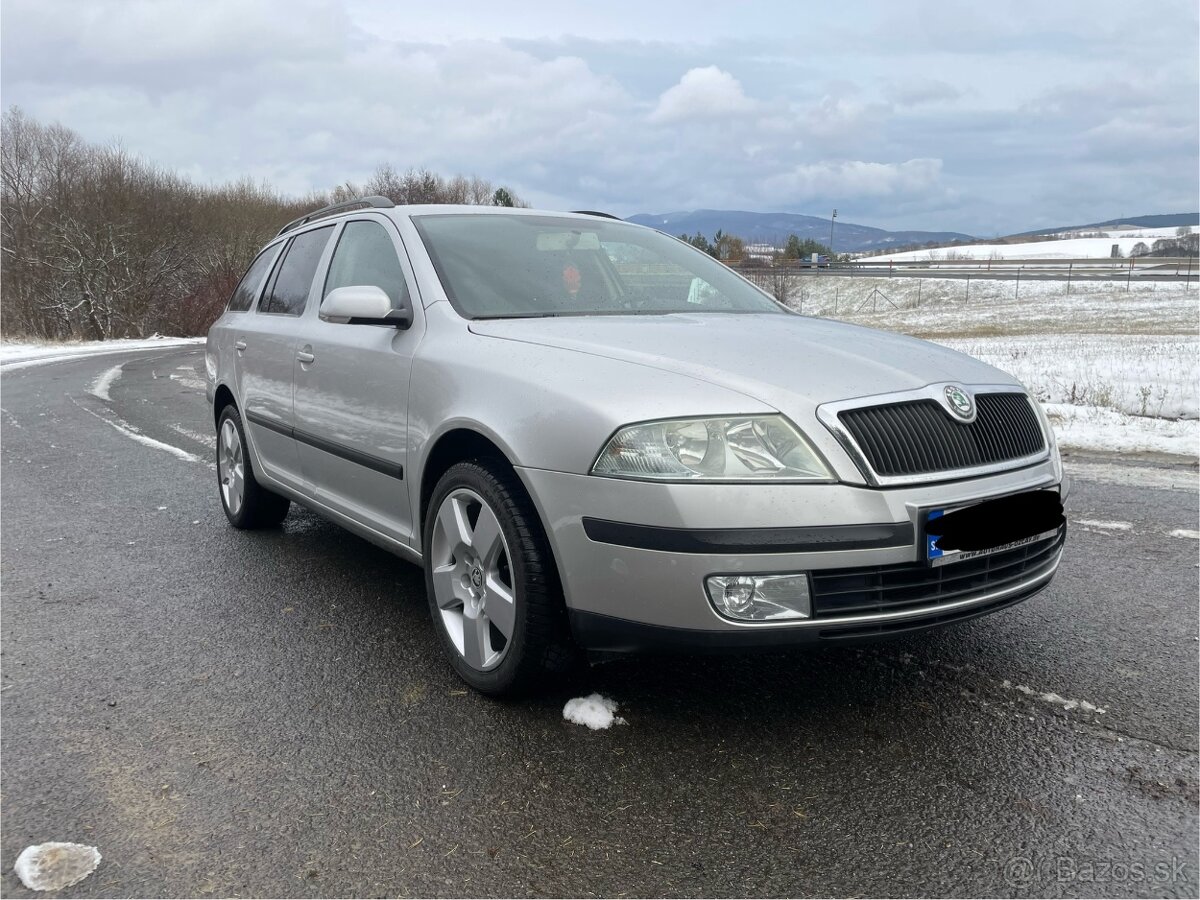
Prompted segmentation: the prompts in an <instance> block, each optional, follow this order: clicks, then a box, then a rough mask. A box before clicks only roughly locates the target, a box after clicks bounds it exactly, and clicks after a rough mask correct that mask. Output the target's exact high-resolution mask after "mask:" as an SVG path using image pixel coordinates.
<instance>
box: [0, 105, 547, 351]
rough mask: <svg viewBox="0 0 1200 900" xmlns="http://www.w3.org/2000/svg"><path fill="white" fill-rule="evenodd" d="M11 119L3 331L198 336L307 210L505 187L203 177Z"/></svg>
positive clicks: (7, 119)
mask: <svg viewBox="0 0 1200 900" xmlns="http://www.w3.org/2000/svg"><path fill="white" fill-rule="evenodd" d="M2 129H3V133H2V134H0V278H2V279H3V284H4V302H3V304H2V305H0V332H2V333H3V334H5V335H28V336H31V337H41V338H51V339H66V338H82V339H89V340H91V339H105V338H111V337H127V336H144V335H147V334H151V333H153V332H155V331H159V332H163V333H171V334H202V333H203V332H204V331H205V330H206V329H207V328H208V326H209V324H211V322H212V321H213V319H215V318H216V317H217V316H218V315H219V314H220V311H221V309H222V308H223V307H224V305H225V302H226V300H227V299H228V297H229V294H230V292H231V291H232V289H233V287H234V285H236V283H237V281H238V279H239V278H240V277H241V274H242V273H243V272H244V271H245V269H246V267H247V266H248V265H249V263H250V261H251V260H252V259H253V258H254V255H255V254H256V253H257V252H258V251H259V249H260V248H261V247H262V245H263V244H264V243H266V242H267V241H268V240H269V239H270V238H271V237H272V236H273V235H274V234H275V233H276V231H277V230H278V229H279V227H280V225H282V224H283V223H284V222H287V221H289V220H290V219H293V218H295V217H296V216H298V215H301V214H303V213H304V212H305V211H308V210H312V209H314V208H317V207H320V206H324V205H326V204H328V203H330V202H337V201H341V200H347V199H351V198H355V197H359V196H362V195H364V194H382V195H384V196H387V197H389V198H391V199H392V200H393V201H394V202H396V203H476V204H491V203H492V202H493V196H494V194H495V192H496V190H497V189H496V188H494V187H493V185H492V184H491V183H489V182H488V181H486V180H485V179H482V178H479V177H477V176H454V177H452V178H449V179H446V178H443V177H442V176H440V175H438V174H436V173H435V172H432V171H430V170H428V169H409V170H407V171H406V172H404V173H403V174H400V173H398V172H397V170H396V169H395V168H393V167H392V166H391V165H382V166H380V167H379V168H378V169H376V171H375V172H374V174H373V175H372V176H371V178H370V179H369V180H368V181H367V182H366V183H365V184H364V185H362V186H360V185H358V184H356V183H354V182H352V181H346V182H343V183H341V184H339V185H337V186H335V187H334V188H333V189H332V190H330V191H329V192H327V193H322V192H314V193H312V194H309V195H308V196H306V197H302V198H288V197H283V196H281V195H279V194H278V193H277V192H275V191H274V190H273V189H272V188H271V187H270V186H269V185H267V184H255V183H253V182H250V181H248V180H242V181H238V182H234V183H232V184H227V185H221V186H215V187H199V186H197V185H195V184H193V183H191V182H189V181H187V180H185V179H183V178H180V177H179V176H177V175H175V174H173V173H171V172H168V171H166V170H163V169H160V168H158V167H156V166H154V165H152V164H150V163H148V162H146V161H145V160H142V159H139V158H137V157H135V156H133V155H132V154H130V153H129V152H128V151H126V150H125V149H124V148H122V147H121V146H120V145H114V146H107V147H105V146H97V145H92V144H87V143H85V142H84V141H83V140H81V139H80V137H79V136H78V135H77V134H76V133H75V132H73V131H71V130H70V129H68V128H64V127H63V126H61V125H57V124H55V125H43V124H40V123H38V122H36V121H34V120H33V119H30V118H29V117H28V116H26V115H25V114H24V113H22V112H21V111H20V110H19V109H17V108H15V107H13V108H10V109H9V110H7V112H5V114H4V116H3V122H2ZM499 190H502V191H503V190H504V189H503V188H501V189H499ZM506 193H508V196H509V197H510V199H511V200H512V202H513V203H514V204H517V205H524V204H522V203H521V201H520V200H518V199H517V198H515V197H513V196H512V195H511V193H510V192H506Z"/></svg>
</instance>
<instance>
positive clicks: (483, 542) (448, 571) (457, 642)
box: [423, 458, 579, 697]
mask: <svg viewBox="0 0 1200 900" xmlns="http://www.w3.org/2000/svg"><path fill="white" fill-rule="evenodd" d="M423 535H424V537H423V550H424V566H425V588H426V593H427V594H428V597H429V610H430V613H431V615H432V616H433V622H434V628H435V630H436V631H437V633H438V638H439V640H440V641H441V643H442V647H443V649H444V650H445V651H446V655H447V656H448V657H449V659H450V665H451V666H453V668H454V671H455V672H457V673H458V675H459V677H460V678H462V680H463V681H465V682H466V683H467V684H469V685H470V686H471V687H472V688H474V689H475V690H477V691H479V692H481V693H484V694H489V695H492V696H497V697H499V696H515V695H519V694H525V693H530V692H532V691H534V690H536V689H537V688H539V687H541V686H543V685H544V684H545V683H546V677H545V676H546V675H547V674H548V673H552V672H558V673H561V672H567V671H569V670H571V669H572V668H573V667H574V666H575V664H576V662H577V661H578V658H579V655H578V651H577V649H576V647H575V645H574V644H573V642H572V641H571V638H570V629H569V626H568V623H567V614H566V604H565V603H564V601H563V593H562V586H561V584H560V582H559V578H558V569H557V567H556V566H555V563H554V556H553V553H552V551H551V550H550V544H549V542H548V541H547V539H546V534H545V531H544V530H543V529H542V525H541V522H540V520H539V519H538V516H537V512H536V511H535V510H534V508H533V504H532V502H531V501H530V499H529V496H528V494H526V492H525V488H524V486H523V485H522V484H521V482H520V481H519V480H518V479H517V476H516V474H515V473H514V472H513V471H512V469H511V467H509V466H508V465H507V463H505V462H504V461H502V460H497V459H487V458H484V459H475V460H469V461H466V462H460V463H458V464H456V465H454V466H452V467H451V468H450V469H449V470H447V472H446V474H445V475H443V476H442V478H441V479H440V480H439V481H438V483H437V486H436V487H435V488H434V490H433V496H432V498H431V499H430V502H429V508H428V510H427V511H426V514H425V527H424V529H423ZM506 595H507V598H511V600H509V599H506ZM505 632H507V633H505Z"/></svg>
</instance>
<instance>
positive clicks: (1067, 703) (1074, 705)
mask: <svg viewBox="0 0 1200 900" xmlns="http://www.w3.org/2000/svg"><path fill="white" fill-rule="evenodd" d="M1000 684H1001V686H1002V687H1006V688H1008V689H1009V690H1010V691H1019V692H1021V693H1022V694H1024V695H1025V696H1026V697H1035V698H1037V699H1038V700H1042V701H1045V702H1046V703H1053V704H1055V705H1056V706H1061V707H1062V708H1063V709H1065V710H1068V711H1070V710H1073V709H1081V710H1083V711H1084V712H1094V713H1106V712H1108V710H1106V709H1103V708H1101V707H1099V706H1096V704H1094V703H1088V702H1087V701H1086V700H1068V699H1067V698H1066V697H1060V696H1059V695H1058V694H1055V693H1053V692H1051V691H1044V692H1043V691H1035V690H1034V689H1033V688H1031V687H1026V686H1025V685H1023V684H1013V683H1012V682H1011V681H1009V680H1008V679H1007V678H1005V679H1004V681H1002V682H1000Z"/></svg>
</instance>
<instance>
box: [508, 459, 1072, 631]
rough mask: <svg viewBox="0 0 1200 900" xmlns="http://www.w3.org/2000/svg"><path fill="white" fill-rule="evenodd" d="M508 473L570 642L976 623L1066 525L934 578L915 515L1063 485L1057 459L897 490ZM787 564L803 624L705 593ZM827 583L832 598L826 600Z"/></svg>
mask: <svg viewBox="0 0 1200 900" xmlns="http://www.w3.org/2000/svg"><path fill="white" fill-rule="evenodd" d="M518 471H519V473H520V475H521V477H522V479H523V480H524V482H525V484H526V486H527V487H528V489H529V492H530V495H531V496H532V497H533V500H534V503H535V504H536V505H537V507H538V511H539V513H540V514H541V516H542V521H543V522H544V523H546V526H547V532H548V535H549V538H550V542H551V545H552V547H553V550H554V553H555V558H556V560H557V563H558V567H559V572H560V574H561V576H562V582H563V589H564V593H565V596H566V602H567V607H568V610H569V613H570V617H571V621H572V626H573V629H574V631H575V636H576V639H577V640H578V641H579V642H580V643H581V644H582V645H583V646H585V647H587V648H589V649H596V650H639V649H648V648H651V647H660V646H681V647H690V648H693V649H703V648H714V649H715V648H723V647H733V648H736V647H756V646H778V645H786V644H795V643H804V642H811V641H830V640H839V641H844V640H847V639H854V638H872V637H879V636H883V635H888V634H896V633H903V632H907V631H912V630H916V629H922V628H928V627H931V626H934V625H941V624H946V623H948V622H952V621H960V620H963V619H968V618H973V617H975V616H979V615H983V614H985V613H988V612H992V611H995V610H997V609H1001V608H1003V607H1006V606H1011V605H1013V604H1015V603H1018V602H1020V601H1021V600H1024V599H1026V598H1028V597H1030V596H1032V595H1033V594H1035V593H1037V592H1038V591H1039V590H1041V589H1042V588H1044V587H1045V586H1046V585H1047V584H1049V583H1050V580H1051V579H1052V578H1053V576H1054V573H1055V570H1056V569H1057V566H1058V561H1059V558H1060V557H1061V553H1062V545H1063V542H1064V540H1065V533H1064V532H1060V533H1059V534H1058V535H1057V536H1056V537H1055V538H1053V540H1052V541H1044V542H1042V543H1040V544H1037V545H1031V546H1030V547H1029V548H1023V549H1022V550H1021V551H1020V553H1015V552H1014V553H1010V554H1009V555H1008V556H1007V557H1006V558H1004V559H1003V560H1002V558H1001V556H999V555H998V556H997V557H990V558H986V559H989V560H995V561H997V565H996V566H995V569H996V571H995V572H992V571H990V570H991V569H992V563H991V562H981V563H980V564H978V565H977V566H976V567H975V568H978V569H980V570H981V571H978V572H975V571H973V570H970V569H967V568H960V567H963V566H969V565H970V564H968V563H956V564H953V565H951V566H947V567H942V568H943V573H942V574H937V573H936V570H930V569H928V568H927V567H926V566H925V565H924V561H923V555H922V554H923V546H922V545H921V543H920V541H921V536H920V532H921V528H920V518H921V511H922V510H923V509H928V508H930V507H948V506H956V505H961V504H964V503H970V502H973V501H978V500H983V499H987V498H991V497H998V496H1003V495H1006V494H1011V493H1016V492H1019V491H1026V490H1035V489H1045V488H1058V489H1059V490H1060V491H1061V490H1063V489H1064V488H1065V484H1063V482H1062V475H1061V469H1060V468H1059V467H1058V466H1057V465H1055V463H1054V462H1053V461H1052V460H1047V461H1045V462H1044V463H1039V464H1037V465H1035V466H1031V467H1029V468H1026V469H1020V470H1017V471H1011V472H1004V473H1001V474H997V475H992V476H989V477H985V478H975V479H971V480H969V481H959V482H950V483H944V484H937V485H924V486H922V485H917V486H909V487H903V488H891V489H878V488H867V487H860V486H854V485H845V484H820V485H803V484H792V485H734V484H653V483H646V482H632V481H621V480H617V479H609V478H597V477H594V476H580V475H569V474H564V473H560V472H549V471H546V470H541V469H519V470H518ZM1018 557H1020V558H1018ZM794 572H809V573H811V578H812V585H813V592H814V594H813V603H814V609H813V616H812V618H810V619H804V620H798V621H796V620H793V621H785V622H770V621H767V622H747V621H735V620H733V619H729V618H725V617H724V616H722V615H721V614H719V613H718V612H717V610H716V609H715V608H714V607H713V605H712V604H711V603H710V601H709V599H708V596H707V594H706V592H705V588H704V581H705V578H706V577H708V576H709V575H713V574H718V573H747V574H750V573H753V574H772V573H779V574H783V573H794ZM943 579H944V580H945V582H946V584H944V585H943V584H941V582H942V580H943ZM935 582H936V583H935ZM822 586H823V587H822ZM823 593H827V594H829V595H830V597H831V598H834V599H831V600H830V601H829V602H823V601H822V600H821V596H822V594H823ZM876 601H877V602H876Z"/></svg>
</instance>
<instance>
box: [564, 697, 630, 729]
mask: <svg viewBox="0 0 1200 900" xmlns="http://www.w3.org/2000/svg"><path fill="white" fill-rule="evenodd" d="M616 712H617V702H616V701H615V700H610V699H608V698H607V697H602V696H600V695H599V694H589V695H588V696H586V697H575V698H573V699H571V700H568V701H567V705H566V706H564V707H563V718H564V719H566V720H567V721H568V722H572V723H574V724H576V725H586V726H587V727H588V728H590V729H591V730H592V731H600V730H602V729H605V728H611V727H612V726H613V725H627V724H629V723H628V722H626V721H625V720H624V719H623V718H621V717H620V716H618V715H617V714H616Z"/></svg>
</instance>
